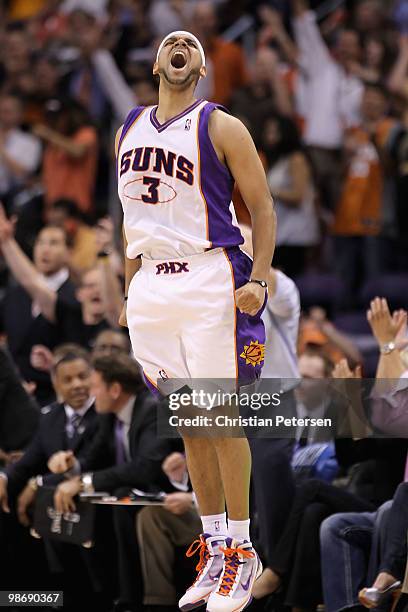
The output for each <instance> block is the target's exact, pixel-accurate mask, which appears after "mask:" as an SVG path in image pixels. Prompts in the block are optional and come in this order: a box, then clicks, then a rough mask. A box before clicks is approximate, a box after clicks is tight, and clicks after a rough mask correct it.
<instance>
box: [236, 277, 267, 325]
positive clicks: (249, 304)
mask: <svg viewBox="0 0 408 612" xmlns="http://www.w3.org/2000/svg"><path fill="white" fill-rule="evenodd" d="M265 291H266V289H265V288H264V287H261V285H258V284H257V283H247V284H246V285H244V286H243V287H240V288H239V289H237V291H236V292H235V301H236V304H237V308H238V310H239V311H240V312H245V313H246V314H249V315H251V316H252V317H253V316H254V315H256V313H257V312H258V311H259V310H260V309H261V308H262V305H263V303H264V300H265Z"/></svg>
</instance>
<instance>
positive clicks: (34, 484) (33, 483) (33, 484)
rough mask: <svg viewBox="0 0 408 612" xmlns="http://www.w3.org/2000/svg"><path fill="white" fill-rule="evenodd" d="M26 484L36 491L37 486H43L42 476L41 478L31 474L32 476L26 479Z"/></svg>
mask: <svg viewBox="0 0 408 612" xmlns="http://www.w3.org/2000/svg"><path fill="white" fill-rule="evenodd" d="M28 486H29V487H30V489H32V490H33V491H38V487H42V486H43V478H42V476H33V477H32V478H30V480H29V481H28Z"/></svg>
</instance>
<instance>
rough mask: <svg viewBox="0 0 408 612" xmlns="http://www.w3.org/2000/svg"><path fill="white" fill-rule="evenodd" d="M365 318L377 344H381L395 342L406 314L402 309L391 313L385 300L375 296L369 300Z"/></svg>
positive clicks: (405, 319) (404, 323) (404, 321)
mask: <svg viewBox="0 0 408 612" xmlns="http://www.w3.org/2000/svg"><path fill="white" fill-rule="evenodd" d="M367 320H368V322H369V324H370V327H371V329H372V332H373V334H374V336H375V338H376V340H377V342H378V344H379V345H380V346H381V345H384V344H387V343H390V342H395V340H396V338H397V336H398V334H399V332H400V330H401V329H402V327H403V326H404V325H406V321H407V315H406V312H405V311H403V310H399V311H397V312H395V313H394V314H393V315H391V313H390V310H389V307H388V303H387V300H386V299H385V298H379V297H377V298H375V299H374V300H372V301H371V304H370V308H369V310H368V311H367Z"/></svg>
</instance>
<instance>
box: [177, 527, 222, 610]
mask: <svg viewBox="0 0 408 612" xmlns="http://www.w3.org/2000/svg"><path fill="white" fill-rule="evenodd" d="M224 544H225V537H223V536H213V537H212V536H210V535H209V534H208V533H203V534H202V535H200V539H199V540H194V542H193V543H192V544H191V546H190V548H189V549H188V551H187V552H186V556H187V557H192V556H193V555H194V554H195V553H197V552H199V553H200V558H199V561H198V563H197V565H196V570H197V571H198V574H197V577H196V579H195V580H194V582H193V584H192V585H191V587H190V588H188V589H187V591H186V592H185V594H184V595H183V597H182V598H181V599H180V601H179V604H178V605H179V608H180V610H183V611H184V612H187V611H188V610H193V609H194V608H198V607H199V606H203V605H204V604H205V603H207V601H208V598H209V596H210V595H211V593H212V592H213V591H214V590H215V589H216V588H217V586H218V582H219V579H220V576H221V574H222V570H223V566H224V562H223V554H222V550H221V548H222V547H223V546H224Z"/></svg>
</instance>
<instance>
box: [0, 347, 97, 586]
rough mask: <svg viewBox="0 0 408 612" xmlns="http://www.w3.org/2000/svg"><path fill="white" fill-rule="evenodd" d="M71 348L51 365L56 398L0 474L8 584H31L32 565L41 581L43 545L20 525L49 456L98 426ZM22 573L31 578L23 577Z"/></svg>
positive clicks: (79, 442) (77, 446) (80, 363)
mask: <svg viewBox="0 0 408 612" xmlns="http://www.w3.org/2000/svg"><path fill="white" fill-rule="evenodd" d="M73 348H74V349H75V352H70V353H65V354H63V355H62V356H61V357H60V359H59V361H57V363H56V364H55V366H54V371H53V382H54V385H55V389H56V393H57V395H58V397H59V398H60V401H59V402H55V403H54V404H51V405H50V406H47V407H45V408H43V409H42V414H41V416H40V421H39V426H38V429H37V432H36V434H35V435H34V437H33V439H32V441H31V443H30V444H29V445H28V447H27V449H26V452H25V453H24V455H23V457H22V458H21V459H19V460H18V461H17V462H16V463H13V464H9V465H8V466H7V467H6V469H5V470H4V471H3V472H1V473H0V506H1V508H2V510H3V511H4V512H6V513H7V514H5V515H4V514H2V513H1V512H0V532H1V535H0V538H1V542H0V548H1V550H4V551H5V556H6V558H7V560H8V563H7V568H5V574H6V576H5V577H4V575H3V576H2V578H5V580H6V584H8V585H9V586H10V585H11V584H12V581H13V580H16V577H17V576H19V580H21V581H22V583H23V582H24V584H36V582H35V580H34V578H33V576H35V575H37V574H36V571H37V570H38V576H37V584H38V580H39V579H41V580H43V582H42V584H46V574H45V572H47V565H46V560H45V555H44V550H43V544H42V542H39V543H38V542H37V541H34V540H33V538H31V537H30V536H29V534H28V531H27V529H25V528H26V527H28V526H29V524H30V523H31V508H32V505H33V502H34V500H35V497H36V491H37V489H38V486H39V485H41V483H42V478H43V475H46V474H47V472H48V467H47V461H48V460H49V458H50V457H51V456H52V455H53V454H55V453H56V451H60V450H61V449H64V450H67V449H71V450H72V451H73V452H77V453H81V452H83V451H84V448H85V447H86V446H87V445H89V444H90V443H91V440H92V438H93V437H94V435H95V432H96V430H97V427H98V417H97V414H96V412H95V410H94V406H93V398H91V397H90V373H91V368H90V362H89V357H88V354H87V352H86V351H84V350H83V349H81V347H73ZM52 476H53V477H55V476H54V475H52ZM44 477H45V476H44ZM59 478H63V476H59ZM8 498H9V499H10V503H9V501H8ZM19 523H20V525H19ZM39 568H41V571H40V569H39ZM7 578H8V582H7ZM26 578H27V580H29V581H31V582H25V580H26ZM10 581H11V582H10ZM32 581H33V582H32ZM15 586H17V585H15Z"/></svg>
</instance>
